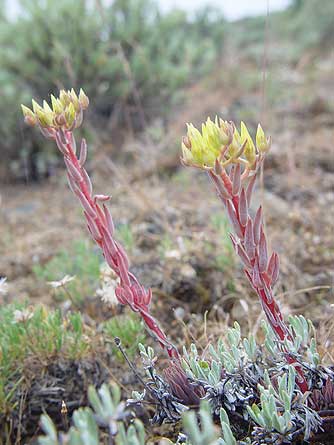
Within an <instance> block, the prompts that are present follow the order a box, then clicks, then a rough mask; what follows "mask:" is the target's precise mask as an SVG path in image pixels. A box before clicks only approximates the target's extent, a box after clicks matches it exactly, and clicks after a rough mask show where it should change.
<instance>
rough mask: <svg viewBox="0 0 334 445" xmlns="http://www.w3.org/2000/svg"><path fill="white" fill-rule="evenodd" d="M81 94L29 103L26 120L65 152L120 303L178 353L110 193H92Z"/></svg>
mask: <svg viewBox="0 0 334 445" xmlns="http://www.w3.org/2000/svg"><path fill="white" fill-rule="evenodd" d="M80 95H81V99H82V100H81V101H80ZM80 95H79V98H78V97H77V96H76V94H75V92H74V91H73V90H72V91H68V92H64V91H62V92H61V93H60V98H59V99H55V98H53V96H52V103H53V110H51V109H50V107H48V105H47V104H46V105H45V106H44V108H41V107H39V106H38V105H37V104H36V102H34V103H33V105H34V113H33V112H32V111H31V110H29V109H27V107H24V108H23V111H24V114H25V118H26V121H27V123H29V124H30V125H38V126H39V128H40V130H41V132H42V134H43V135H45V136H47V137H49V138H51V139H54V140H55V141H56V143H57V146H58V148H59V150H60V151H61V153H62V154H63V156H64V162H65V165H66V169H67V179H68V183H69V186H70V188H71V190H72V192H73V193H74V195H75V196H76V197H77V198H78V200H79V201H80V203H81V205H82V207H83V210H84V215H85V218H86V222H87V228H88V230H89V232H90V234H91V236H92V238H93V239H94V241H95V242H96V244H97V245H98V246H99V247H100V248H101V250H102V252H103V256H104V258H105V260H106V262H107V263H108V265H109V266H110V267H111V268H112V269H113V271H114V272H115V273H116V274H117V276H118V277H119V279H120V284H119V285H118V286H117V288H116V290H115V293H116V297H117V299H118V301H119V303H121V304H123V305H128V306H129V307H130V308H131V309H132V310H133V311H134V312H138V313H139V314H140V315H141V317H142V319H143V320H144V322H145V324H146V326H147V328H148V330H149V331H150V333H151V334H152V335H153V336H154V337H155V338H156V340H157V341H158V342H159V343H160V345H161V346H162V347H163V348H165V349H166V350H167V352H168V354H169V356H170V357H171V358H173V357H178V356H179V354H178V352H177V349H176V348H175V346H174V345H173V344H172V343H171V342H170V341H169V340H168V338H167V336H166V334H165V333H164V332H163V330H162V329H161V328H160V326H159V324H158V322H157V320H156V319H155V318H154V317H153V316H152V315H151V314H150V308H149V306H150V303H151V299H152V291H151V289H148V290H146V289H145V288H144V286H142V285H141V284H140V283H139V281H138V279H137V278H136V277H135V276H134V275H133V274H132V273H131V272H130V269H129V266H130V264H129V259H128V257H127V254H126V252H125V250H124V248H123V246H122V245H121V244H120V243H119V242H118V241H116V240H115V238H114V231H115V230H114V224H113V219H112V216H111V213H110V211H109V209H108V207H107V206H106V202H107V201H108V200H109V199H110V197H109V196H107V195H94V194H93V187H92V183H91V180H90V178H89V175H88V173H87V171H86V170H85V168H84V164H85V161H86V157H87V144H86V141H85V139H82V141H81V146H80V150H79V155H77V149H76V142H75V139H74V135H73V129H74V128H76V127H77V126H79V125H80V124H81V121H82V111H83V109H85V108H87V106H88V103H87V101H88V99H87V97H86V96H83V92H82V93H80Z"/></svg>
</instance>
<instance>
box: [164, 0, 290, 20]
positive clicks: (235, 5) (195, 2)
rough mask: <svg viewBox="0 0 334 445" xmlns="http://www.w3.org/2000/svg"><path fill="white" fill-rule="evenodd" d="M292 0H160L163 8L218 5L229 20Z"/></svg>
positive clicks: (263, 11) (277, 6)
mask: <svg viewBox="0 0 334 445" xmlns="http://www.w3.org/2000/svg"><path fill="white" fill-rule="evenodd" d="M290 3H291V0H159V4H160V6H161V8H162V9H163V10H168V9H172V8H173V7H178V8H182V9H185V10H188V11H191V10H192V9H194V8H200V7H203V6H205V5H212V6H217V7H219V8H221V9H222V11H223V13H224V15H225V17H226V18H227V19H228V20H237V19H240V18H243V17H246V16H250V15H260V14H266V13H267V5H269V11H277V10H280V9H285V8H286V7H287V6H288V5H289V4H290Z"/></svg>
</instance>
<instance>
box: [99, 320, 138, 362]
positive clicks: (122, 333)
mask: <svg viewBox="0 0 334 445" xmlns="http://www.w3.org/2000/svg"><path fill="white" fill-rule="evenodd" d="M103 332H104V334H105V336H106V338H107V339H108V340H109V341H110V342H111V344H112V345H113V346H112V351H113V353H114V354H115V355H116V357H117V358H118V359H119V360H121V361H123V360H124V357H123V355H122V353H121V352H120V350H119V349H118V348H117V347H116V346H114V338H115V337H118V338H119V339H120V340H121V342H122V345H123V347H124V348H125V350H126V353H127V355H128V357H129V358H130V359H132V358H133V357H134V355H135V353H136V352H137V350H138V344H139V343H142V342H144V341H145V333H144V327H143V325H142V322H141V321H140V320H138V317H136V316H135V315H134V314H122V315H115V316H114V317H113V318H111V319H110V320H108V321H107V322H105V323H104V325H103Z"/></svg>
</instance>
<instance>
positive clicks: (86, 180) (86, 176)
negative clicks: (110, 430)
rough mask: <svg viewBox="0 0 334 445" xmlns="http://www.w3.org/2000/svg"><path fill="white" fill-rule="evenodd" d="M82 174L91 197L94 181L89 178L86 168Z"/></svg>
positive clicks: (82, 170)
mask: <svg viewBox="0 0 334 445" xmlns="http://www.w3.org/2000/svg"><path fill="white" fill-rule="evenodd" d="M81 172H82V179H83V180H84V182H85V184H86V187H87V189H88V193H89V195H91V194H92V193H93V185H92V181H91V180H90V177H89V176H88V173H87V172H86V170H85V169H84V168H82V169H81Z"/></svg>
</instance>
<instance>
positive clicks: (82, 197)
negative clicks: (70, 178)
mask: <svg viewBox="0 0 334 445" xmlns="http://www.w3.org/2000/svg"><path fill="white" fill-rule="evenodd" d="M76 195H77V197H78V198H79V200H80V202H81V205H82V207H83V208H84V210H86V212H87V213H88V214H89V215H90V216H91V217H92V218H96V211H95V209H94V208H93V207H92V205H91V204H90V202H89V201H88V199H87V198H86V196H85V195H84V194H83V193H82V191H81V190H80V189H78V190H77V191H76Z"/></svg>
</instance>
